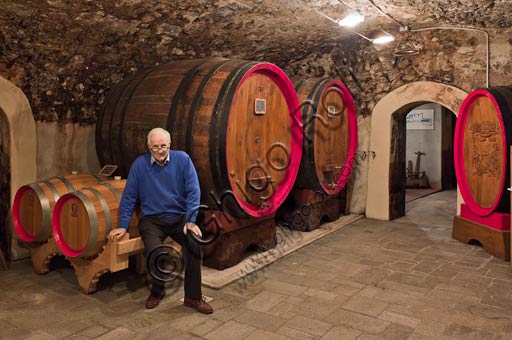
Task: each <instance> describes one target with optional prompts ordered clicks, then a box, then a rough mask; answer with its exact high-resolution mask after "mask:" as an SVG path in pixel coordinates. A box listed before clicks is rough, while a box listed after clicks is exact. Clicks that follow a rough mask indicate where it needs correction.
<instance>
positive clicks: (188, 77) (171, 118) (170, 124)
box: [166, 59, 209, 133]
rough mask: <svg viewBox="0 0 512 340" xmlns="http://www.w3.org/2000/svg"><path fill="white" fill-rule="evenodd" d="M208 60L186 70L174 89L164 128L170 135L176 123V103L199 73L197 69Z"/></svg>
mask: <svg viewBox="0 0 512 340" xmlns="http://www.w3.org/2000/svg"><path fill="white" fill-rule="evenodd" d="M207 61H209V59H205V60H203V61H202V62H200V63H198V64H197V65H195V66H194V67H192V68H191V69H190V70H188V71H187V72H186V73H185V75H184V77H183V79H182V80H181V82H180V85H179V86H178V88H177V89H176V92H174V94H173V97H172V103H171V108H170V110H169V114H168V115H167V124H166V128H167V131H169V132H170V133H172V132H173V131H174V125H175V123H176V111H177V110H178V103H179V101H180V100H181V99H182V96H183V92H185V91H186V90H187V89H188V87H189V85H190V83H191V82H192V79H193V78H194V77H195V76H196V74H197V72H199V68H200V67H201V66H203V65H204V64H205V63H206V62H207Z"/></svg>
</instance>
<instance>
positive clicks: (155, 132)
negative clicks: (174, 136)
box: [148, 127, 171, 146]
mask: <svg viewBox="0 0 512 340" xmlns="http://www.w3.org/2000/svg"><path fill="white" fill-rule="evenodd" d="M155 135H161V136H165V137H167V138H168V139H169V144H170V143H171V134H170V133H169V131H167V130H165V129H162V128H160V127H157V128H154V129H152V130H151V131H149V133H148V146H151V145H150V144H151V137H152V136H155Z"/></svg>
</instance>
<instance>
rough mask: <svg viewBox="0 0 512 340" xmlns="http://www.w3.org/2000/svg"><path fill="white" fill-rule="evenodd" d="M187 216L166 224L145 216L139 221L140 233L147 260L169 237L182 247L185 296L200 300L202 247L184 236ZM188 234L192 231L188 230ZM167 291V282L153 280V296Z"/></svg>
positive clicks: (154, 217)
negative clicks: (153, 250)
mask: <svg viewBox="0 0 512 340" xmlns="http://www.w3.org/2000/svg"><path fill="white" fill-rule="evenodd" d="M184 225H185V216H182V217H181V218H178V219H176V220H174V221H171V222H166V221H164V220H162V219H160V218H158V217H156V216H144V217H143V218H141V219H140V220H139V232H140V236H141V237H142V242H143V243H144V256H146V259H147V257H148V255H149V253H150V252H151V250H152V249H154V248H155V247H157V246H159V245H161V244H163V241H164V239H165V238H166V237H167V236H169V237H171V238H172V239H173V240H174V241H176V242H178V243H179V244H180V245H181V252H182V254H183V260H184V266H185V296H186V297H189V298H192V299H196V300H197V299H200V298H201V297H202V294H201V258H202V252H201V246H200V245H199V244H197V243H196V242H194V241H193V240H189V238H188V237H187V236H186V235H185V234H183V226H184ZM187 232H188V233H191V232H192V231H190V230H188V231H187ZM164 291H165V282H164V281H161V280H157V279H155V278H153V285H152V287H151V295H153V296H155V297H156V296H161V295H162V294H163V292H164Z"/></svg>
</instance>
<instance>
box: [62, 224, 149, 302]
mask: <svg viewBox="0 0 512 340" xmlns="http://www.w3.org/2000/svg"><path fill="white" fill-rule="evenodd" d="M143 249H144V244H143V243H142V239H141V238H140V237H135V238H132V239H130V235H129V234H128V233H126V234H125V235H124V236H123V237H122V238H121V239H118V240H114V241H110V240H109V241H108V243H107V244H106V245H105V247H104V249H103V252H101V253H100V254H99V255H98V257H96V258H94V259H93V260H87V259H83V258H80V257H69V258H68V259H69V261H70V262H71V265H72V266H73V268H74V269H75V275H76V276H77V280H78V285H79V288H80V291H81V292H82V293H85V294H92V293H94V292H96V290H97V284H98V281H99V277H100V276H101V275H103V274H105V273H106V272H109V271H110V272H112V273H114V272H117V271H120V270H123V269H127V268H128V257H129V256H130V255H133V254H136V253H141V252H142V250H143Z"/></svg>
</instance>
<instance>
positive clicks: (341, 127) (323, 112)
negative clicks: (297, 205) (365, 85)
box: [295, 78, 357, 195]
mask: <svg viewBox="0 0 512 340" xmlns="http://www.w3.org/2000/svg"><path fill="white" fill-rule="evenodd" d="M295 89H296V91H297V95H298V97H299V102H300V105H301V111H302V119H303V122H304V123H303V124H304V140H303V149H302V159H301V162H300V169H299V173H298V175H297V180H296V183H295V187H296V188H306V189H312V190H316V191H320V192H324V193H326V194H328V195H334V194H336V193H338V192H340V191H341V190H342V189H343V187H344V186H345V185H346V183H347V181H348V178H349V176H350V174H351V172H352V167H353V165H354V161H355V155H356V150H357V116H356V109H355V105H354V100H353V99H352V95H351V94H350V91H349V89H348V88H347V87H346V86H345V84H343V82H341V81H339V80H335V79H329V78H306V79H302V80H300V81H296V82H295Z"/></svg>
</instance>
